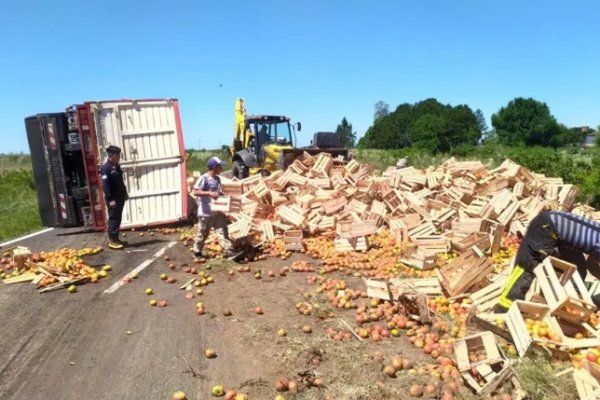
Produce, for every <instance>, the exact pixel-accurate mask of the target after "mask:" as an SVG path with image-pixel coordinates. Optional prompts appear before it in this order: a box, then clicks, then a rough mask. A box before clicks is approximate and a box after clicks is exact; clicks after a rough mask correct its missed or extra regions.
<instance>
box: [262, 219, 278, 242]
mask: <svg viewBox="0 0 600 400" xmlns="http://www.w3.org/2000/svg"><path fill="white" fill-rule="evenodd" d="M260 229H261V231H262V234H263V238H264V239H265V240H273V239H274V238H275V234H274V233H273V224H272V223H271V221H269V220H264V221H261V222H260Z"/></svg>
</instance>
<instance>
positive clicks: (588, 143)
mask: <svg viewBox="0 0 600 400" xmlns="http://www.w3.org/2000/svg"><path fill="white" fill-rule="evenodd" d="M597 137H598V135H597V134H596V132H591V133H587V134H586V135H585V138H584V139H583V147H594V146H595V145H596V139H597Z"/></svg>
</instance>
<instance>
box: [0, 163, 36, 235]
mask: <svg viewBox="0 0 600 400" xmlns="http://www.w3.org/2000/svg"><path fill="white" fill-rule="evenodd" d="M0 159H1V158H0ZM40 228H41V220H40V215H39V212H38V206H37V196H36V191H35V185H34V183H33V173H32V171H31V169H14V168H13V169H10V168H7V167H6V165H4V164H3V168H2V170H0V241H4V240H7V239H10V238H13V237H16V236H19V235H22V234H25V233H28V232H32V231H35V230H37V229H40Z"/></svg>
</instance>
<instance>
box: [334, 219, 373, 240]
mask: <svg viewBox="0 0 600 400" xmlns="http://www.w3.org/2000/svg"><path fill="white" fill-rule="evenodd" d="M377 229H378V227H377V221H363V222H351V221H347V222H346V221H344V222H338V223H337V226H336V231H337V234H338V235H339V236H340V237H341V238H344V239H351V238H355V237H359V236H368V235H372V234H374V233H376V232H377Z"/></svg>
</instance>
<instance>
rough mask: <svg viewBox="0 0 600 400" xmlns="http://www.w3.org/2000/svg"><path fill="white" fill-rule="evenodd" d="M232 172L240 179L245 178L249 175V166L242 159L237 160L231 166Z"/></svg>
mask: <svg viewBox="0 0 600 400" xmlns="http://www.w3.org/2000/svg"><path fill="white" fill-rule="evenodd" d="M231 173H232V175H233V176H234V177H236V178H238V179H244V178H247V177H248V168H246V166H245V165H244V163H242V162H241V161H238V160H235V161H234V162H233V164H232V166H231Z"/></svg>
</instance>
